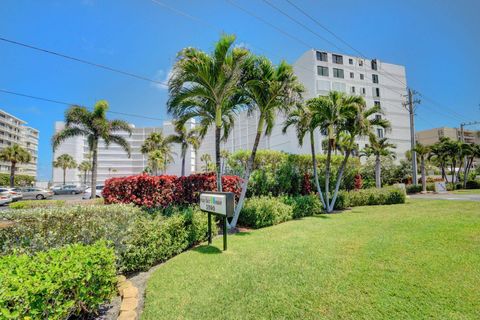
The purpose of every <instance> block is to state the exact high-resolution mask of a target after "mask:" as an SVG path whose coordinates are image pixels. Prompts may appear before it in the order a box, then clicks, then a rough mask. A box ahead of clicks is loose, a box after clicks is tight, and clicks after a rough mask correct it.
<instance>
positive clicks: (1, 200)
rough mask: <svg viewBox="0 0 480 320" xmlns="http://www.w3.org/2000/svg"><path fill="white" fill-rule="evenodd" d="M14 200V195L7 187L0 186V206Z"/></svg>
mask: <svg viewBox="0 0 480 320" xmlns="http://www.w3.org/2000/svg"><path fill="white" fill-rule="evenodd" d="M10 202H12V196H11V195H10V193H9V192H8V190H7V189H5V188H0V206H3V205H6V204H9V203H10Z"/></svg>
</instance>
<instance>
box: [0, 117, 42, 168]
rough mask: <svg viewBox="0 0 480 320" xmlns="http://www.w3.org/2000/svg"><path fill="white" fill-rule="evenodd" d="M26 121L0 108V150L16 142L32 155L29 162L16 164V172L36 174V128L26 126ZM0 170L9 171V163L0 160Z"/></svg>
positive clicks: (37, 133) (37, 135)
mask: <svg viewBox="0 0 480 320" xmlns="http://www.w3.org/2000/svg"><path fill="white" fill-rule="evenodd" d="M26 124H27V123H26V122H25V121H24V120H21V119H19V118H17V117H15V116H13V115H11V114H9V113H7V112H5V111H3V110H1V109H0V150H3V149H4V148H6V147H10V146H12V145H14V144H18V145H20V146H21V147H23V148H24V149H26V150H27V151H28V152H30V154H31V156H32V160H31V161H30V162H29V163H19V164H17V171H16V173H17V174H24V175H29V176H33V177H36V176H37V161H38V137H39V132H38V130H37V129H34V128H31V127H28V126H26ZM0 172H1V173H10V163H8V162H2V161H0Z"/></svg>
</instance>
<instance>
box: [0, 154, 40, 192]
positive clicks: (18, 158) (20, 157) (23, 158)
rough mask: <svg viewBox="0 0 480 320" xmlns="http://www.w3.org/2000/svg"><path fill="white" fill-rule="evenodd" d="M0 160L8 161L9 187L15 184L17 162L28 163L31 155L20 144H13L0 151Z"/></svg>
mask: <svg viewBox="0 0 480 320" xmlns="http://www.w3.org/2000/svg"><path fill="white" fill-rule="evenodd" d="M0 160H2V161H5V162H10V188H13V187H14V186H15V170H17V164H19V163H29V162H30V161H31V160H32V155H31V154H30V153H29V152H28V151H27V150H26V149H24V148H22V147H21V146H20V145H18V144H14V145H12V146H10V147H6V148H5V149H3V150H2V151H0Z"/></svg>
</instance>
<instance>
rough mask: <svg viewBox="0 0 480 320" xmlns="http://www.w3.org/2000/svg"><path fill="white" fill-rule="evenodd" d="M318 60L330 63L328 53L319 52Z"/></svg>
mask: <svg viewBox="0 0 480 320" xmlns="http://www.w3.org/2000/svg"><path fill="white" fill-rule="evenodd" d="M317 60H318V61H325V62H327V61H328V56H327V53H326V52H320V51H317Z"/></svg>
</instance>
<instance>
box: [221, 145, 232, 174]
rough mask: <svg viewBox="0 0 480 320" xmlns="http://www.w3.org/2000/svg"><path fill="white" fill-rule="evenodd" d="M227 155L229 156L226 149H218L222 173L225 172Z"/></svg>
mask: <svg viewBox="0 0 480 320" xmlns="http://www.w3.org/2000/svg"><path fill="white" fill-rule="evenodd" d="M229 157H230V152H229V151H228V150H225V149H224V150H221V151H220V159H221V160H222V170H221V171H222V175H223V174H225V170H226V168H227V162H228V158H229Z"/></svg>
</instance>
